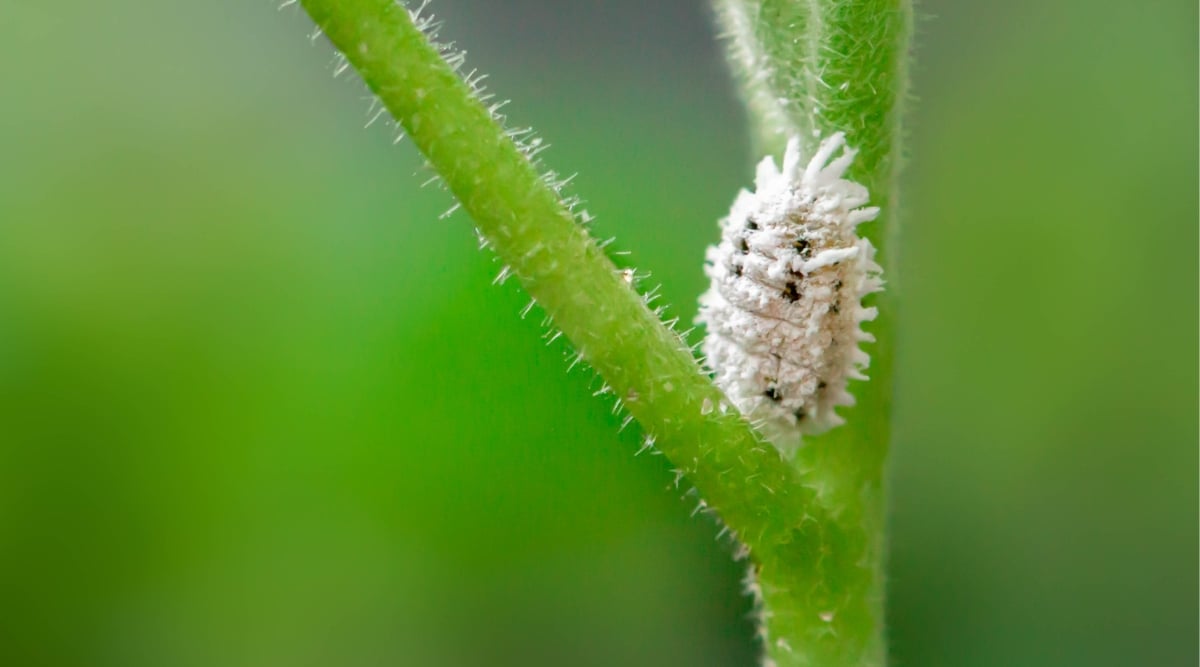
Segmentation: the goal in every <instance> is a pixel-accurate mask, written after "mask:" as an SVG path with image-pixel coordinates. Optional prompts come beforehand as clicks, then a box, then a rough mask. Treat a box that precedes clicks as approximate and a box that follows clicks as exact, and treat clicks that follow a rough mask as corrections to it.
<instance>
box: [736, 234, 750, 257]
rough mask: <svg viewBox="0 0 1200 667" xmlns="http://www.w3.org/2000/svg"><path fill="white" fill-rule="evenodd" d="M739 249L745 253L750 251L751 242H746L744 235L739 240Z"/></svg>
mask: <svg viewBox="0 0 1200 667" xmlns="http://www.w3.org/2000/svg"><path fill="white" fill-rule="evenodd" d="M737 249H738V250H740V251H741V253H742V254H743V255H747V254H749V253H750V244H749V243H746V237H744V236H743V237H741V238H739V239H738V240H737Z"/></svg>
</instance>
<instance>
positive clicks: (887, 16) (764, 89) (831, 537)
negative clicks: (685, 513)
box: [715, 0, 912, 667]
mask: <svg viewBox="0 0 1200 667" xmlns="http://www.w3.org/2000/svg"><path fill="white" fill-rule="evenodd" d="M715 1H716V7H717V12H718V15H719V16H720V18H721V22H722V24H723V27H724V29H725V32H726V35H727V38H728V40H729V41H728V45H729V56H730V60H731V62H732V63H733V65H734V68H735V71H736V73H737V74H738V75H739V77H740V78H741V82H742V84H743V92H744V95H745V99H746V101H747V106H748V108H749V110H750V113H751V117H752V120H753V123H754V129H755V137H756V144H757V145H758V146H759V147H760V148H761V149H762V151H763V152H767V153H775V154H778V153H780V152H781V151H782V148H783V145H784V144H785V143H786V141H787V139H788V138H789V137H791V136H793V135H796V136H800V137H801V138H802V139H803V141H804V142H805V143H806V144H807V145H806V148H807V151H808V153H809V154H811V152H812V150H813V149H814V148H815V146H816V144H817V142H818V141H819V140H820V138H822V137H827V136H829V135H830V134H832V133H834V132H838V131H841V132H845V133H846V137H847V142H848V143H849V144H850V145H851V146H853V147H855V148H857V149H859V154H858V157H857V159H856V160H855V162H854V164H853V166H852V168H851V170H850V173H849V175H848V177H849V178H851V179H853V180H856V181H858V182H860V183H863V184H864V185H866V186H867V188H868V189H869V190H870V192H871V199H872V204H875V205H877V206H880V208H881V214H880V216H879V218H878V220H877V221H876V222H874V223H869V224H867V225H863V227H862V229H863V230H864V231H865V232H866V233H867V234H868V235H869V236H870V237H871V239H872V241H873V242H874V243H875V245H876V246H877V247H878V248H879V249H880V251H881V255H882V261H881V263H882V264H883V267H884V277H885V278H886V279H887V281H888V288H887V290H886V291H885V292H883V293H882V294H880V295H878V296H877V298H876V299H875V305H877V306H878V307H879V309H880V314H879V318H878V319H877V320H876V321H875V322H874V323H873V324H872V325H871V326H870V327H868V328H869V330H870V331H872V332H873V333H874V334H875V336H876V338H877V339H878V342H876V343H875V344H874V345H872V346H869V347H868V351H869V352H870V354H871V357H872V359H871V367H870V370H869V374H870V376H871V380H870V381H869V382H866V383H854V384H852V385H851V390H852V391H853V393H854V394H855V396H856V397H857V399H858V405H857V406H856V407H855V408H853V409H851V410H848V411H846V412H844V413H843V414H844V416H845V417H846V419H847V425H846V426H843V427H840V428H837V429H834V430H833V431H831V432H830V433H828V434H826V435H825V436H822V437H820V438H814V439H808V440H806V444H805V446H804V447H803V448H801V450H800V452H799V453H798V455H797V459H796V464H797V466H798V468H799V469H800V471H801V473H802V475H803V477H804V479H805V483H806V484H808V485H810V486H811V488H814V489H816V490H817V502H818V505H819V506H820V507H821V508H822V511H820V512H819V514H820V516H821V517H823V519H817V518H814V520H812V521H806V522H803V523H802V524H801V528H802V530H801V531H800V533H799V534H798V539H797V542H796V545H795V550H796V551H795V560H791V561H787V562H782V563H777V564H775V565H776V567H772V566H771V564H770V563H766V564H764V566H763V568H762V570H761V572H759V573H758V579H759V582H760V585H761V586H762V588H763V591H764V595H765V605H764V607H765V615H766V622H765V628H766V633H767V651H768V655H769V657H770V658H771V659H772V660H773V661H774V662H775V663H776V664H777V665H779V666H780V667H784V666H787V665H820V666H822V667H825V666H828V667H840V666H843V665H846V666H849V665H855V666H858V665H883V664H885V663H886V653H887V651H886V645H885V641H884V633H883V627H884V624H883V619H884V607H883V600H884V595H883V591H884V583H883V582H884V578H883V561H884V551H885V549H884V536H885V531H884V524H885V522H884V500H885V498H884V496H885V491H884V485H883V476H884V463H885V460H886V455H887V446H888V439H889V422H890V413H891V392H892V346H893V343H894V336H893V335H892V323H893V321H894V308H893V303H894V302H895V300H896V295H897V291H898V290H897V287H898V284H897V279H896V278H897V271H896V262H895V261H894V260H895V253H894V252H892V249H893V247H894V244H893V243H892V239H893V237H894V236H895V233H896V220H897V215H896V201H897V199H896V194H895V192H896V163H897V156H898V155H899V141H900V136H901V134H900V130H899V123H900V107H901V102H902V100H903V98H904V95H905V94H906V87H907V70H906V59H907V55H908V54H907V49H908V40H909V33H910V25H911V17H912V7H911V0H715ZM780 638H783V639H784V642H783V643H781V642H779V641H778V640H779V639H780ZM792 638H800V645H797V642H796V640H795V639H792ZM785 643H786V644H787V645H786V646H785V645H784V644H785Z"/></svg>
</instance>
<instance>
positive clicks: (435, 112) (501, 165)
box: [301, 0, 813, 562]
mask: <svg viewBox="0 0 1200 667" xmlns="http://www.w3.org/2000/svg"><path fill="white" fill-rule="evenodd" d="M301 4H302V5H303V6H304V8H305V9H306V10H307V11H308V13H309V14H310V15H311V16H312V18H313V20H314V21H315V22H316V23H317V25H318V26H319V27H320V28H321V29H322V31H323V32H324V34H325V35H326V36H327V37H328V38H329V40H330V41H331V42H332V43H333V44H334V46H336V47H337V48H338V49H339V50H340V51H341V52H342V53H343V54H344V55H345V56H346V57H347V58H348V59H349V61H350V62H351V64H353V66H354V67H355V68H356V69H357V70H358V72H359V73H360V75H361V76H362V78H363V80H364V81H365V82H366V83H367V85H368V86H369V87H370V88H371V90H372V91H374V93H375V94H376V95H377V96H378V97H379V99H380V100H381V101H382V103H383V104H384V105H385V106H386V107H387V109H388V110H389V111H390V112H391V113H392V115H393V116H394V117H395V118H396V119H397V120H399V122H400V123H401V124H402V125H403V127H404V129H405V130H406V132H407V133H408V135H409V136H410V137H411V138H412V141H413V142H414V143H415V144H416V145H417V147H418V148H419V149H420V150H421V152H422V153H424V155H425V156H426V157H427V158H428V159H429V161H430V163H431V164H432V165H433V166H434V168H435V169H436V170H437V172H438V173H439V174H440V175H441V176H442V178H443V179H444V180H445V182H446V184H447V185H448V186H449V188H450V190H451V191H452V192H453V193H454V195H455V196H456V197H457V198H458V200H459V202H460V203H461V204H462V206H463V207H464V208H465V209H466V211H467V212H468V213H469V214H470V215H471V217H472V218H473V219H474V221H475V224H476V225H477V226H478V229H479V232H480V233H481V234H482V235H483V236H484V238H486V239H487V241H488V242H489V243H490V245H491V247H492V249H493V250H494V251H495V252H496V254H497V255H499V256H500V258H501V259H502V260H503V261H504V262H506V263H507V265H508V267H509V268H510V270H511V271H512V273H513V274H514V275H515V276H516V277H517V278H519V279H520V281H521V284H522V285H523V286H524V288H525V289H526V290H527V291H528V292H529V294H530V295H532V296H533V297H534V298H536V299H537V301H538V302H539V303H540V304H541V306H542V307H543V308H544V309H545V310H546V312H547V313H548V314H549V315H550V316H551V317H552V318H553V320H554V323H555V324H556V325H557V326H558V327H559V328H560V329H561V330H562V332H563V333H564V334H565V335H566V336H567V338H568V339H569V340H570V341H571V342H572V343H573V344H574V345H575V348H576V349H577V350H578V351H579V354H580V355H581V358H582V359H583V360H585V361H586V362H588V363H589V364H591V365H592V367H593V368H595V370H596V371H597V372H598V373H599V374H600V375H601V376H602V377H603V379H604V381H605V382H607V383H608V385H610V386H611V387H612V389H613V391H614V393H615V394H616V396H617V398H618V399H619V400H621V401H622V402H623V404H624V405H625V407H626V408H627V409H628V410H629V412H630V413H632V414H633V415H634V416H635V417H636V418H637V419H638V420H639V422H640V423H641V424H642V425H643V427H644V428H645V430H646V431H647V432H648V433H650V434H652V435H653V437H654V438H655V443H656V446H657V447H658V448H659V449H661V450H662V452H663V453H664V454H665V455H666V456H667V457H668V458H669V459H670V460H671V461H672V462H673V463H674V464H675V466H677V467H678V468H679V469H680V470H681V471H682V472H683V474H684V475H686V477H687V479H688V481H690V482H691V484H693V485H694V486H695V487H696V489H697V490H698V491H699V493H700V494H701V496H702V497H703V498H704V501H705V503H706V504H707V506H708V507H710V508H712V509H713V510H715V511H716V512H717V513H718V515H719V516H720V517H721V519H722V520H724V522H725V523H726V525H727V526H728V527H729V528H730V530H731V531H733V532H734V533H735V534H736V535H737V536H738V537H739V538H740V539H741V540H742V541H743V542H744V543H746V544H747V546H748V547H749V548H750V550H751V552H752V554H754V555H755V557H759V558H761V557H766V558H768V559H771V558H772V556H771V554H774V553H777V552H778V551H779V550H780V549H781V548H783V549H790V548H791V547H790V546H789V545H790V544H791V543H792V542H794V535H793V533H794V530H795V526H796V524H797V521H798V520H799V517H802V516H807V515H809V514H811V512H812V510H811V501H812V497H813V492H812V491H811V490H810V489H806V488H805V487H803V486H802V485H801V484H800V483H799V477H800V475H799V474H798V472H797V471H796V469H795V468H793V467H792V466H791V465H789V464H788V463H787V462H785V461H784V460H783V459H782V458H781V457H780V455H779V453H778V452H777V450H776V449H775V448H774V447H771V446H770V445H766V444H764V443H763V442H762V441H761V440H760V439H759V438H758V437H757V435H756V434H755V433H754V432H753V430H752V429H751V428H750V427H749V425H748V424H747V423H746V421H745V420H743V419H742V418H741V417H740V415H738V413H737V411H736V410H734V409H732V408H728V407H726V406H727V403H726V401H725V400H724V398H723V396H722V395H721V393H720V392H719V391H718V390H717V389H716V388H715V386H714V385H713V384H712V382H711V381H710V380H709V378H708V376H707V375H706V374H705V373H704V372H703V371H702V370H701V369H700V367H699V366H698V365H697V363H696V361H695V359H694V358H693V356H692V354H691V351H690V350H689V349H688V347H687V345H686V344H685V343H684V342H683V341H682V340H681V338H680V337H679V335H678V334H676V333H675V332H674V331H672V330H671V329H669V328H668V327H666V326H664V325H663V323H662V322H660V321H659V319H658V317H657V316H656V315H655V314H654V313H653V312H652V311H651V310H650V309H649V308H647V306H646V304H645V302H644V299H643V297H642V296H641V295H639V294H638V293H637V291H636V290H635V289H634V288H633V287H632V286H631V285H630V284H629V282H628V281H627V280H625V279H624V277H623V275H622V273H621V272H620V271H619V270H617V268H616V267H615V266H614V265H613V264H612V262H611V261H610V260H609V259H608V258H607V257H606V256H605V255H604V253H603V252H602V251H601V249H600V248H598V246H597V245H596V243H595V242H594V241H593V240H592V239H591V238H590V237H589V236H588V234H587V232H586V231H585V229H584V228H583V227H582V226H581V225H579V224H578V223H577V222H576V221H575V219H574V217H573V216H572V214H571V213H570V212H569V211H568V210H567V208H566V206H565V205H564V203H563V201H562V200H561V198H560V196H559V194H558V193H557V192H556V191H555V189H554V188H553V187H551V186H550V185H548V183H547V181H546V179H543V177H542V175H541V174H540V173H539V172H538V170H537V168H536V167H535V165H534V164H533V163H532V162H531V161H530V160H529V159H528V157H527V156H526V154H525V153H523V152H522V151H521V149H520V147H518V146H517V145H516V144H515V143H514V142H513V141H512V140H511V138H510V137H509V136H508V135H507V134H506V133H505V131H504V129H503V128H502V127H501V126H500V125H499V124H498V123H497V122H496V121H495V119H494V118H493V114H492V113H491V112H489V111H488V109H487V108H485V106H484V105H483V104H482V103H481V102H480V101H479V99H478V98H477V96H476V95H475V94H473V91H472V90H471V88H470V86H468V85H467V84H466V83H464V82H463V81H462V80H461V79H459V77H458V76H457V75H456V73H455V69H454V68H453V67H452V66H451V65H449V64H447V61H448V60H449V61H450V62H454V60H455V59H454V58H453V57H451V56H446V57H443V55H442V54H440V53H439V51H438V50H437V49H436V48H435V47H434V46H432V45H431V44H430V43H429V41H428V40H427V39H426V36H425V35H424V34H423V33H422V32H421V31H420V29H419V28H418V27H417V26H415V25H414V23H413V20H412V18H411V16H410V14H409V12H408V11H407V10H406V9H405V8H404V7H402V6H401V5H398V4H397V3H395V2H394V1H393V0H302V3H301ZM797 562H801V561H797Z"/></svg>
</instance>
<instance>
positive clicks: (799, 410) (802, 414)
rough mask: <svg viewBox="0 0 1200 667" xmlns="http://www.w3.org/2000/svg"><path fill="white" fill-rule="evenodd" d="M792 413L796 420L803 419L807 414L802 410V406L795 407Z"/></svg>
mask: <svg viewBox="0 0 1200 667" xmlns="http://www.w3.org/2000/svg"><path fill="white" fill-rule="evenodd" d="M792 414H793V415H794V416H795V417H796V421H803V420H804V418H805V417H807V416H808V414H807V413H805V412H804V408H797V409H796V411H795V412H793V413H792Z"/></svg>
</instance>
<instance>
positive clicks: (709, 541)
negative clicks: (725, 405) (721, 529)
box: [0, 0, 1198, 667]
mask: <svg viewBox="0 0 1200 667" xmlns="http://www.w3.org/2000/svg"><path fill="white" fill-rule="evenodd" d="M643 4H646V5H647V6H642V5H643ZM435 9H436V10H437V11H438V13H440V15H442V16H443V17H444V18H445V19H447V27H446V29H445V33H444V34H445V35H446V36H448V37H450V38H454V39H458V40H459V43H460V44H462V45H465V47H466V48H467V49H468V51H469V52H470V56H471V59H470V60H471V64H472V65H473V66H479V67H481V68H482V69H484V70H485V71H487V72H489V73H490V74H491V86H492V88H493V89H494V90H497V91H499V93H500V94H501V95H503V96H506V97H512V98H514V100H515V102H514V103H513V104H512V105H511V106H510V107H509V114H510V119H511V122H512V123H513V124H517V125H533V126H535V127H536V128H538V129H539V131H540V132H541V133H542V134H543V135H544V136H545V137H546V138H547V140H548V141H549V142H550V143H552V144H554V148H553V149H552V150H551V151H549V152H548V153H547V154H546V155H547V161H548V163H549V164H550V165H551V166H554V167H556V168H558V169H560V170H561V171H565V172H571V171H576V170H577V171H579V172H580V175H579V177H578V179H577V180H576V191H577V192H579V193H581V194H583V195H584V196H585V197H586V198H587V199H588V202H589V204H588V207H589V209H590V210H591V211H592V212H593V213H595V214H597V215H598V216H599V218H598V222H597V223H596V227H597V230H598V233H599V234H601V235H605V236H608V235H615V236H616V237H617V239H618V246H620V247H621V248H626V249H633V250H635V251H636V252H635V255H634V260H635V261H636V264H637V265H638V266H639V267H643V268H645V269H649V270H651V271H652V272H653V274H654V276H655V278H657V279H658V280H661V281H662V283H663V291H664V293H665V295H666V298H667V300H668V301H669V302H670V303H673V304H675V312H677V313H679V314H682V315H684V316H685V317H690V316H691V314H692V313H694V308H695V300H696V296H697V295H698V294H699V293H700V292H701V291H702V289H704V287H705V285H704V279H703V275H702V272H701V261H702V260H701V258H702V257H703V250H704V247H705V245H706V244H707V243H709V242H711V241H713V240H715V238H716V232H717V229H716V223H715V221H716V219H717V218H718V217H720V216H721V215H722V214H723V213H724V212H725V211H726V210H727V207H728V205H729V203H730V202H731V200H732V198H733V195H734V192H735V191H736V189H737V188H738V187H741V186H744V185H747V184H748V183H749V180H750V176H751V170H750V165H751V164H752V161H753V158H754V157H755V156H753V155H751V153H750V149H749V147H748V145H747V132H746V131H745V129H744V127H745V119H744V117H743V115H742V111H741V109H740V106H739V104H738V102H737V101H736V99H735V97H734V93H733V91H732V86H731V84H730V83H729V80H728V77H727V76H726V73H725V71H724V68H723V65H722V62H721V57H720V53H719V51H718V49H717V48H716V46H715V45H714V42H713V38H712V28H711V26H710V24H709V20H708V11H707V7H706V6H705V5H704V3H703V2H702V0H679V1H676V2H666V1H661V2H654V3H641V2H636V1H634V0H622V1H620V2H598V1H597V2H569V3H561V2H550V1H548V0H543V1H541V2H538V1H535V0H520V1H513V2H488V1H486V0H473V1H468V0H438V2H437V3H436V5H435ZM920 11H921V14H922V19H921V20H920V21H919V26H918V37H917V56H918V58H917V61H916V64H915V65H914V69H913V71H914V74H915V92H916V97H917V102H916V103H915V104H914V105H913V111H912V113H911V115H910V121H911V122H910V128H911V141H910V142H909V151H908V152H909V157H910V162H909V165H908V170H907V172H906V174H905V178H904V181H905V188H904V193H903V200H904V236H903V242H902V244H901V248H900V255H901V257H902V260H903V262H902V267H901V268H900V269H899V270H897V267H888V269H889V271H890V273H889V275H890V276H891V279H892V280H893V286H894V288H895V289H900V290H901V291H902V293H903V301H902V305H903V315H902V320H901V321H900V323H899V330H900V333H899V341H898V364H899V365H898V387H897V391H898V395H897V411H896V415H895V423H896V442H895V444H894V449H893V452H894V455H893V466H892V480H893V487H892V496H893V504H892V509H891V516H892V549H891V551H892V556H891V568H890V600H889V617H890V620H889V623H890V634H891V637H892V650H893V654H894V656H895V664H896V665H898V666H900V667H904V666H906V665H912V666H917V665H921V666H928V665H983V666H986V665H996V666H1001V665H1004V666H1008V665H1022V666H1041V665H1045V666H1052V665H1053V666H1062V665H1080V666H1086V667H1100V666H1106V665H1181V666H1184V665H1195V664H1196V663H1197V622H1198V619H1197V586H1198V582H1197V465H1198V461H1197V399H1198V397H1197V363H1198V360H1197V300H1198V295H1197V245H1198V238H1197V228H1198V225H1197V181H1198V174H1197V159H1196V154H1197V39H1196V26H1197V7H1196V4H1195V3H1191V2H1184V1H1182V0H1181V1H1178V2H1166V1H1163V2H1143V3H1118V2H1111V1H1110V2H1094V1H1090V2H1085V1H1084V0H1069V1H1068V0H1064V1H1063V2H1057V3H1042V2H1035V1H1033V0H1018V1H1015V2H1006V3H992V2H983V1H980V2H954V1H952V0H928V1H926V2H922V3H921V8H920ZM309 31H310V25H309V23H308V21H307V19H306V18H305V17H304V15H303V14H302V13H300V12H298V11H296V10H294V9H290V10H286V11H282V12H279V11H276V9H275V7H274V6H273V5H271V4H269V3H267V2H234V1H233V0H224V1H218V2H207V3H143V2H133V1H130V0H114V1H113V2H108V3H94V2H71V1H67V2H56V3H36V2H33V1H32V0H24V1H23V0H17V2H15V3H13V2H6V3H3V7H2V8H0V63H2V64H0V74H2V76H0V81H2V82H3V89H2V90H3V92H0V100H2V101H3V105H2V107H0V664H3V665H13V666H14V667H15V666H25V665H29V666H34V665H64V666H67V665H71V666H73V665H78V666H85V665H86V666H89V667H90V666H110V665H111V666H122V667H140V666H146V667H150V666H155V667H158V666H165V665H169V666H176V665H179V666H193V665H194V666H214V665H221V666H228V667H240V666H247V667H251V666H253V667H258V666H263V667H273V666H292V665H302V666H309V665H311V666H326V665H338V666H339V667H345V666H368V665H430V666H434V667H441V666H453V667H457V666H460V665H461V666H467V665H524V666H532V665H586V666H591V665H596V666H601V665H623V666H625V667H635V666H642V665H646V666H654V667H665V666H667V665H680V666H684V665H686V666H689V667H697V666H708V665H712V666H730V665H751V664H753V661H754V655H755V649H754V646H753V644H752V641H751V630H752V628H751V625H750V622H749V621H748V620H747V617H746V614H747V612H748V610H749V602H748V600H747V599H745V598H744V597H742V596H741V594H740V592H739V584H738V580H739V578H740V576H741V570H742V565H740V564H736V563H734V562H732V560H731V558H730V549H729V547H728V545H727V544H726V543H724V542H721V541H716V540H714V536H715V534H716V530H715V528H714V525H713V524H712V522H711V521H709V520H706V519H692V518H689V516H688V514H689V512H690V510H691V504H690V503H688V502H684V501H681V500H680V499H679V497H678V492H675V491H673V490H668V486H669V485H670V482H671V479H672V476H671V474H670V472H669V470H668V469H669V464H668V463H667V462H666V461H664V460H662V458H661V457H655V456H650V455H643V456H639V457H635V456H634V455H633V453H634V451H635V450H636V449H637V441H638V437H639V436H638V434H637V432H636V429H629V430H627V431H625V432H624V433H622V434H620V435H618V434H617V425H618V423H619V418H618V417H615V416H613V415H612V414H610V412H609V405H608V403H607V402H605V401H602V400H599V399H594V398H592V396H591V393H592V390H594V389H595V387H596V384H595V382H594V381H593V378H591V377H590V376H589V374H588V373H586V372H580V371H575V372H572V373H569V374H568V373H566V372H565V371H564V369H565V368H566V364H565V363H564V362H563V360H562V357H563V353H564V350H565V348H564V347H562V346H560V345H557V344H556V345H552V346H550V347H546V346H545V345H544V344H543V342H542V341H541V340H540V339H539V334H540V333H541V328H540V326H539V319H540V318H539V317H536V316H534V317H530V318H528V319H525V320H522V319H520V318H518V316H517V314H518V312H519V311H520V310H521V308H522V307H523V306H524V304H525V298H524V297H523V295H522V294H521V293H520V292H519V290H518V288H517V287H516V285H515V284H514V283H512V282H510V283H508V284H506V285H504V286H501V287H496V286H493V285H491V279H492V277H493V276H494V275H495V273H496V271H497V268H498V266H497V265H496V264H495V263H494V262H493V261H492V259H491V258H490V257H489V256H488V255H487V254H485V253H481V252H479V251H477V250H476V248H475V241H474V236H473V234H472V233H471V231H470V223H469V221H468V219H466V218H465V216H464V215H463V214H462V213H458V214H455V215H454V216H452V217H451V218H449V219H448V220H438V218H437V216H438V214H439V213H441V212H442V211H443V210H445V209H446V208H447V207H448V206H449V205H450V204H451V199H450V197H449V195H448V194H446V193H445V192H443V191H441V190H439V189H438V188H436V187H430V188H425V189H421V188H420V187H419V184H420V183H421V182H422V181H424V180H426V178H428V174H427V173H426V172H424V171H423V170H422V167H421V160H420V159H419V158H418V156H417V155H416V154H415V149H414V148H413V146H412V145H411V144H410V143H407V142H402V143H401V144H400V145H399V146H392V144H391V142H390V138H391V134H390V132H389V131H388V130H387V129H385V128H384V125H385V124H384V123H382V122H381V123H379V124H378V125H377V126H374V127H372V128H370V129H368V130H365V131H364V130H363V129H362V126H363V125H364V123H365V121H366V120H367V119H368V116H367V115H366V114H367V107H368V104H367V102H366V101H365V99H364V96H365V93H364V92H363V89H362V87H361V85H360V84H358V83H357V81H355V80H353V77H350V76H346V77H343V79H341V80H337V81H335V80H333V79H332V78H331V76H330V73H331V69H332V66H331V62H332V58H331V53H330V50H329V48H328V47H327V46H326V45H325V44H324V43H323V42H318V43H317V44H316V45H315V46H314V45H312V44H310V42H309V39H308V38H307V34H308V33H309Z"/></svg>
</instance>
